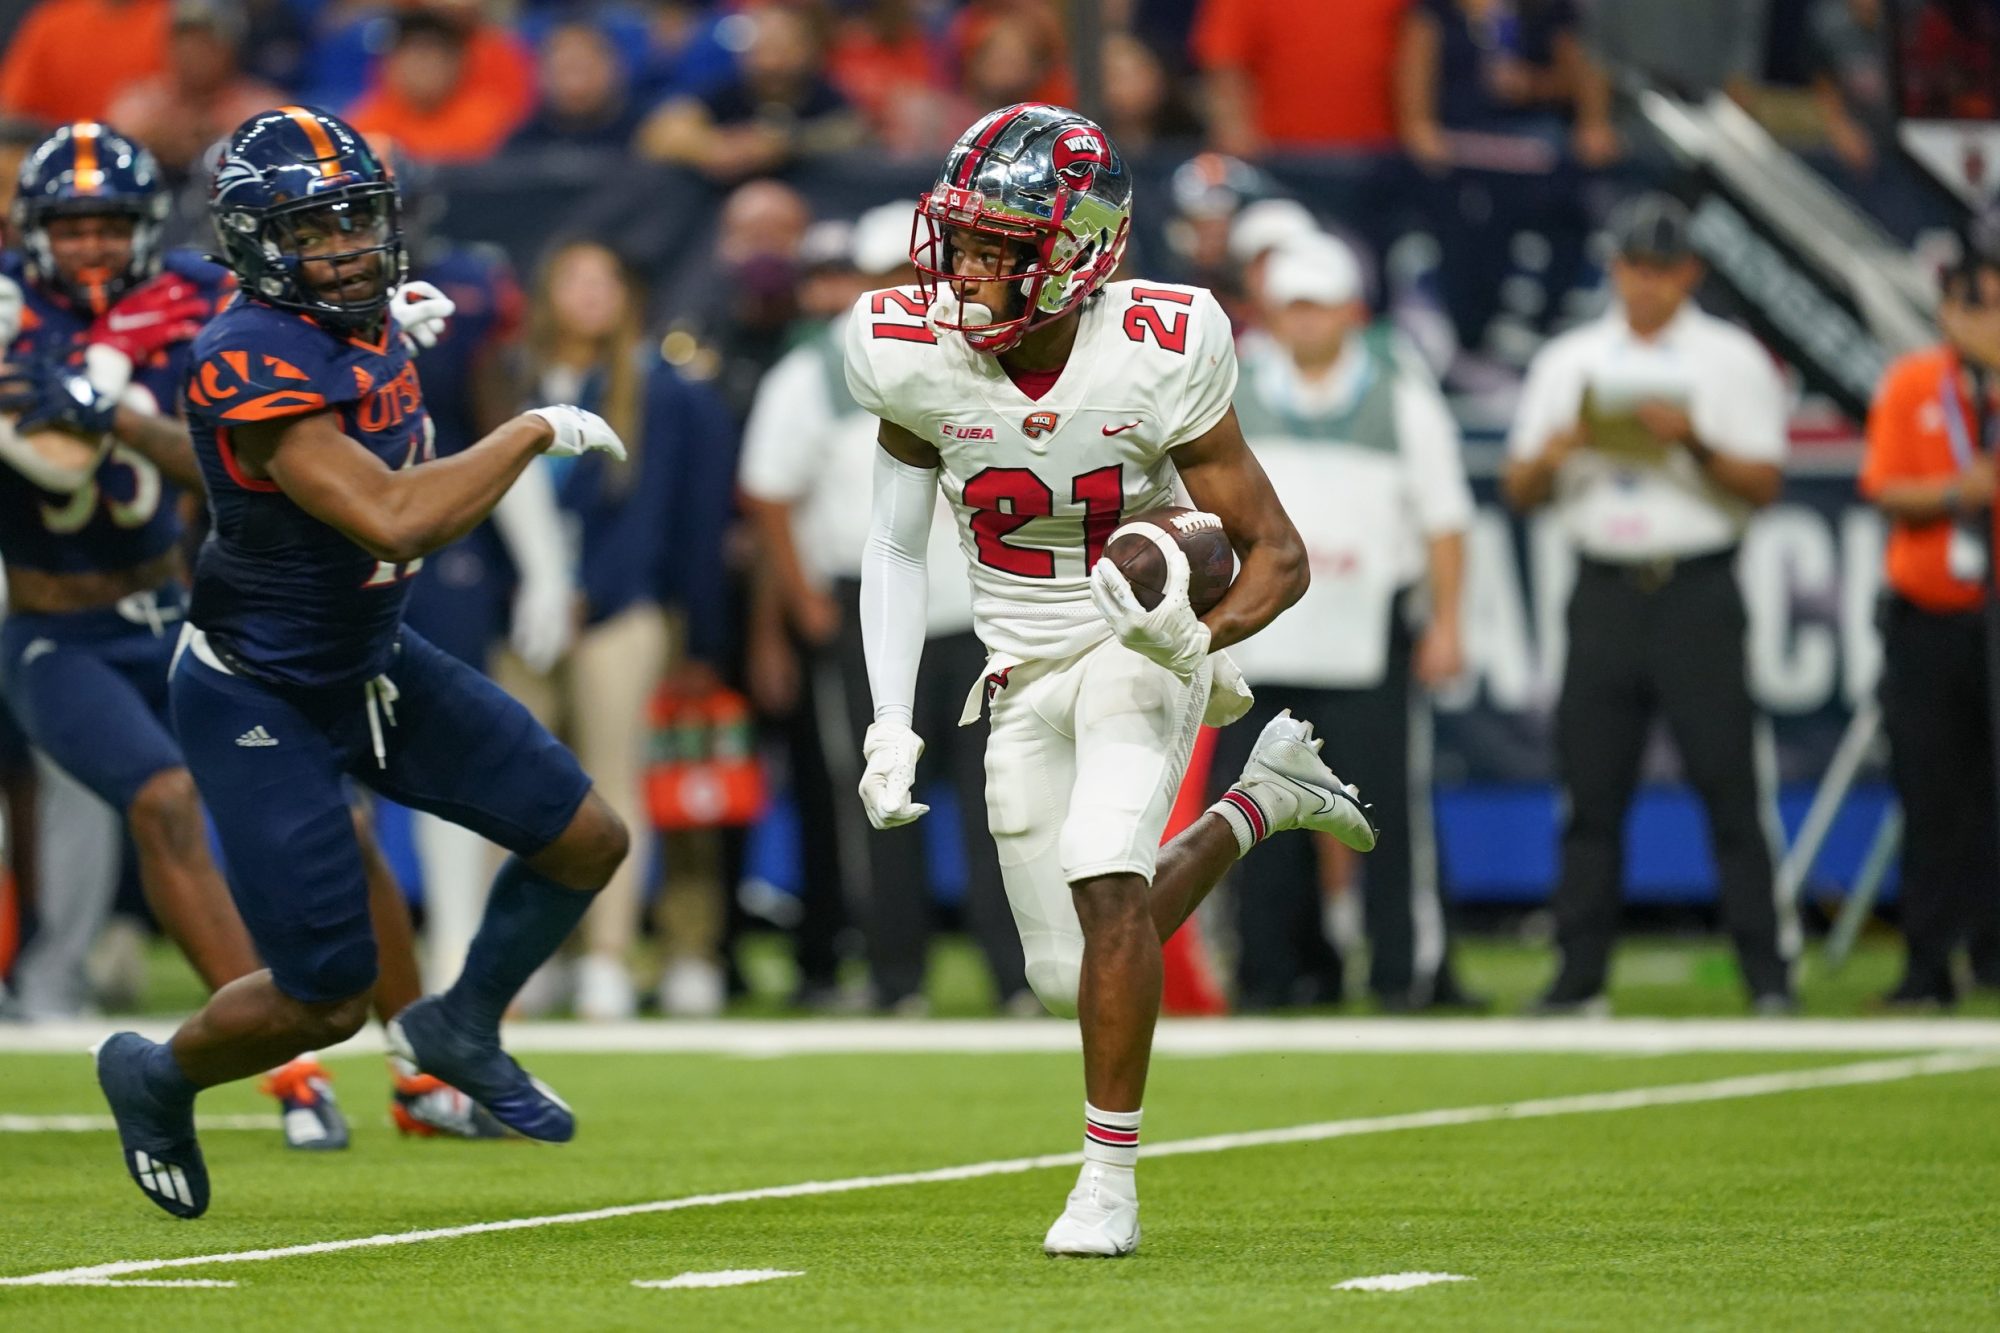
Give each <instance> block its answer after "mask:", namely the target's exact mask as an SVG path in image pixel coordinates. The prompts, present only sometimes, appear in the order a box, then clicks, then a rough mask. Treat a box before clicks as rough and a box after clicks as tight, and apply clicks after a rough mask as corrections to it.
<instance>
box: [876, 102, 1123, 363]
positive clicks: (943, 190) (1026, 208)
mask: <svg viewBox="0 0 2000 1333" xmlns="http://www.w3.org/2000/svg"><path fill="white" fill-rule="evenodd" d="M1131 229H1132V174H1131V172H1130V171H1129V170H1128V169H1127V168H1126V166H1125V159H1124V157H1123V156H1122V155H1120V153H1119V152H1118V149H1117V147H1116V146H1115V145H1113V144H1112V142H1111V138H1110V136H1109V135H1107V134H1105V132H1104V130H1103V129H1102V128H1101V127H1100V126H1098V125H1097V123H1096V122H1095V121H1092V120H1090V119H1088V118H1087V117H1085V116H1082V115H1080V114H1078V113H1077V112H1075V111H1071V110H1069V109H1068V108H1067V107H1060V106H1050V105H1048V104H1047V103H1044V102H1021V103H1018V104H1016V105H1014V106H1010V107H1004V108H1002V109H1001V110H999V111H995V112H993V113H992V114H990V115H988V116H985V117H983V118H982V119H981V120H979V121H978V122H977V123H976V124H974V125H973V126H972V128H971V129H969V130H967V131H966V132H965V133H964V134H962V135H960V136H959V139H958V142H957V143H956V144H954V145H952V149H951V152H950V154H949V155H948V156H947V157H946V158H945V163H944V170H943V171H942V172H940V173H939V174H938V178H937V182H936V184H934V185H933V186H932V187H931V190H930V193H929V194H927V195H925V196H924V198H923V199H922V200H921V202H920V203H919V206H918V210H917V217H916V221H915V224H914V230H913V233H912V236H911V240H910V262H911V263H913V264H914V265H916V269H917V275H918V282H919V283H920V284H921V285H922V287H923V292H924V296H925V298H926V300H928V301H929V303H930V307H931V314H930V321H931V325H932V327H933V328H937V329H947V330H952V331H955V332H957V333H959V334H961V335H963V336H964V338H965V340H966V342H967V343H968V344H969V345H970V346H972V347H973V348H974V349H975V350H977V351H980V352H985V353H988V354H992V355H998V354H999V353H1001V352H1004V351H1007V350H1008V349H1009V348H1012V347H1014V346H1016V345H1018V344H1019V343H1020V341H1021V339H1022V338H1024V337H1026V336H1027V335H1028V334H1030V333H1032V332H1034V331H1035V330H1036V329H1038V328H1041V327H1042V326H1043V325H1045V324H1048V323H1050V322H1052V321H1054V320H1058V319H1061V318H1062V317H1063V316H1064V315H1067V314H1069V313H1070V312H1071V311H1073V310H1076V309H1079V308H1080V307H1081V306H1082V305H1083V303H1084V302H1085V301H1087V300H1089V299H1090V297H1091V296H1092V295H1093V294H1094V293H1095V292H1096V291H1097V290H1098V289H1099V288H1101V287H1102V286H1103V285H1104V284H1105V283H1106V282H1108V281H1110V279H1111V275H1112V274H1113V273H1114V272H1116V271H1117V268H1118V263H1119V260H1120V259H1122V258H1123V257H1124V254H1125V244H1126V241H1127V239H1128V237H1129V236H1130V233H1131ZM956 232H976V233H979V234H981V235H985V236H990V237H994V238H997V239H999V240H1001V241H1004V242H1006V243H1008V244H1010V245H1012V246H1015V247H1017V248H1018V249H1019V250H1020V251H1021V252H1022V256H1021V258H1022V262H1020V263H1018V264H1017V265H1016V267H1015V271H1014V272H1012V273H1008V274H1004V275H1000V276H998V277H995V278H991V279H984V278H983V279H981V281H1002V282H1009V283H1015V284H1018V285H1019V291H1020V293H1021V296H1020V299H1019V300H1017V301H1015V302H1013V303H1012V305H1011V308H1010V309H1009V310H1007V311H1004V312H988V313H989V315H990V314H999V315H1002V316H1004V317H1002V318H991V319H987V320H984V321H981V320H977V319H971V320H969V319H968V318H967V315H968V314H969V313H971V312H970V311H969V310H968V309H967V308H966V307H963V306H961V305H960V304H959V303H958V301H957V300H956V299H955V293H954V292H953V290H952V288H953V284H954V282H958V281H963V279H962V277H961V276H960V275H957V274H955V273H954V272H953V259H952V240H951V238H952V236H953V234H954V233H956ZM941 296H943V297H946V298H948V299H942V300H941V299H940V297H941Z"/></svg>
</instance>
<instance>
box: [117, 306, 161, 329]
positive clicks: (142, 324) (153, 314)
mask: <svg viewBox="0 0 2000 1333" xmlns="http://www.w3.org/2000/svg"><path fill="white" fill-rule="evenodd" d="M166 317H167V316H166V312H164V311H159V310H155V311H149V312H147V313H146V314H143V315H121V314H119V313H118V312H117V311H115V310H114V311H112V312H111V314H109V315H107V316H106V317H105V320H104V324H105V327H106V328H108V329H110V330H111V331H112V332H113V333H130V332H132V331H133V330H134V329H144V328H151V327H152V326H153V325H155V324H157V323H159V322H160V321H161V320H163V319H165V318H166Z"/></svg>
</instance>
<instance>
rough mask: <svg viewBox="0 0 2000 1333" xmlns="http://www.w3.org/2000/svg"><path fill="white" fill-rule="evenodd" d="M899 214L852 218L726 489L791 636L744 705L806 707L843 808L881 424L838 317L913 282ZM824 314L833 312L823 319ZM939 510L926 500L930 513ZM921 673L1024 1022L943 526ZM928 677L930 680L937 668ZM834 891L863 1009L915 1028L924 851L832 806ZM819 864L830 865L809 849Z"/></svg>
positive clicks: (936, 741)
mask: <svg viewBox="0 0 2000 1333" xmlns="http://www.w3.org/2000/svg"><path fill="white" fill-rule="evenodd" d="M914 214H915V209H914V208H912V207H911V206H910V205H908V204H884V205H882V206H881V207H879V208H874V209H870V210H869V211H868V212H867V213H864V214H862V216H861V218H860V219H859V220H858V221H857V222H856V223H855V226H854V229H853V233H852V237H851V240H850V241H849V257H850V260H851V264H850V265H848V266H844V267H846V268H847V272H848V273H849V275H850V276H851V277H852V279H853V290H852V291H849V292H847V293H845V295H844V297H843V299H841V300H840V301H839V303H838V308H839V310H840V311H841V314H840V316H839V317H838V318H836V319H833V320H831V321H829V322H828V323H827V324H825V325H824V326H822V327H821V328H819V329H817V330H815V331H814V332H813V333H812V334H811V335H810V336H808V337H807V338H806V339H805V340H804V341H802V342H801V343H800V344H799V345H798V346H797V347H795V348H794V349H793V350H792V351H790V352H789V353H787V354H786V355H785V356H784V358H783V359H781V360H780V361H779V362H778V363H777V364H776V365H774V366H772V367H771V370H770V373H769V374H767V375H766V376H765V378H764V382H763V383H762V384H761V385H759V386H758V390H757V399H756V403H755V405H754V406H753V407H752V408H751V411H750V419H749V421H748V423H747V425H746V426H745V429H744V436H743V457H742V461H741V463H740V464H739V466H738V485H739V488H740V490H741V493H742V497H743V506H744V511H745V512H746V513H747V514H748V515H749V517H750V519H751V522H752V523H753V524H755V526H756V530H757V535H758V538H759V541H760V545H761V546H762V548H763V552H764V557H765V558H764V571H765V577H766V578H768V579H769V580H770V582H771V583H772V584H773V585H775V586H774V587H773V588H772V589H771V592H772V593H773V594H774V596H775V600H776V601H777V603H778V604H779V606H780V607H782V608H783V617H784V619H785V620H786V621H789V623H790V634H789V635H788V634H786V633H785V630H784V628H783V626H779V625H774V624H772V623H771V622H770V621H769V620H763V621H761V622H760V624H759V625H758V626H757V627H756V628H754V629H753V631H752V635H751V648H750V675H751V679H752V682H753V691H754V692H755V693H756V694H758V695H759V700H758V702H759V703H760V704H761V705H763V706H765V707H767V708H772V709H774V710H777V711H783V710H784V709H785V708H788V707H789V706H790V699H789V698H785V697H782V696H785V695H787V694H790V693H795V692H796V691H799V690H808V691H811V692H812V695H813V698H812V703H813V705H814V709H815V714H816V717H817V720H818V722H819V726H820V729H821V733H822V735H823V740H822V743H821V749H822V752H823V753H824V755H825V759H826V764H827V767H828V769H829V770H830V772H829V778H830V780H831V782H832V786H833V789H834V790H835V791H837V792H841V793H846V792H849V791H852V790H853V789H854V787H855V785H856V784H857V783H858V782H859V781H860V780H861V765H860V763H859V758H860V754H861V741H862V736H863V733H864V732H865V731H866V730H867V728H868V724H869V722H871V721H873V720H874V716H875V714H874V709H873V707H872V705H871V704H870V702H869V697H868V672H867V670H866V662H865V661H864V659H863V657H862V653H861V620H860V617H859V615H858V614H857V610H858V606H859V599H860V594H861V581H860V580H861V556H862V549H863V547H864V546H865V545H866V544H867V541H868V524H869V514H870V507H871V506H872V504H873V502H874V476H875V473H874V468H875V456H876V454H877V453H879V452H880V450H879V449H878V448H877V447H876V443H875V435H876V431H877V430H878V429H879V428H880V422H879V421H878V420H877V419H876V418H875V417H874V416H872V415H871V414H869V413H868V412H865V411H863V410H862V409H861V407H860V406H859V405H857V404H856V403H855V401H854V397H853V395H852V394H850V393H849V392H848V388H847V375H846V369H845V360H844V354H843V350H842V339H843V332H844V329H845V326H846V320H847V311H848V309H849V307H851V306H852V305H853V304H854V302H855V300H856V298H858V297H859V296H860V295H861V294H862V293H863V292H865V291H868V290H870V289H871V288H875V287H882V286H886V285H892V284H896V283H902V282H905V281H910V280H913V279H914V277H915V270H914V269H913V268H911V267H910V230H911V223H912V221H913V217H914ZM829 304H831V302H829ZM940 507H942V501H940ZM926 569H927V570H928V571H929V575H930V581H929V584H928V587H929V597H928V601H927V617H926V621H927V624H928V627H929V637H928V639H927V640H926V641H925V644H924V661H925V662H926V663H927V664H929V665H931V666H932V667H933V669H932V670H931V672H930V674H929V675H928V676H927V677H926V678H925V680H924V686H925V688H921V689H919V690H918V697H917V704H916V711H917V714H918V717H917V723H918V725H919V727H920V728H921V729H922V730H923V731H924V734H925V735H927V736H930V737H932V738H933V739H932V741H931V747H930V758H931V759H932V760H934V761H936V762H937V767H935V768H934V769H932V770H931V771H932V772H934V773H938V774H941V775H943V776H945V777H947V778H948V779H949V781H950V782H951V784H952V787H953V791H954V793H955V794H956V797H957V801H958V825H959V828H958V830H957V831H958V833H959V835H960V836H961V838H962V839H963V843H964V856H965V867H966V876H967V884H966V891H965V899H964V903H965V923H966V928H967V930H968V931H969V932H970V933H971V935H972V936H973V938H974V939H975V940H976V941H977V942H978V944H979V947H980V949H981V950H982V951H983V953H984V954H985V957H986V961H987V966H988V967H989V968H990V969H991V971H992V973H993V980H994V990H995V994H996V995H997V996H998V997H999V1001H1000V1004H1001V1007H1002V1008H1003V1009H1006V1010H1009V1011H1010V1012H1017V1013H1039V1012H1040V1005H1039V1004H1038V1003H1037V1002H1036V1000H1035V997H1034V995H1033V993H1032V992H1030V991H1029V989H1028V978H1027V971H1026V967H1027V964H1026V962H1025V961H1024V959H1023V957H1022V953H1021V940H1020V937H1019V936H1018V935H1017V934H1016V933H1015V930H1014V921H1013V916H1012V914H1011V912H1010V911H1009V909H1008V907H1007V894H1006V890H1005V889H1004V888H1003V887H1002V885H1001V882H1000V862H999V858H998V853H997V852H996V851H995V850H994V846H993V835H992V834H991V833H989V832H988V831H987V828H986V821H985V819H984V818H983V817H982V815H983V812H984V811H985V808H986V797H985V781H986V770H985V758H984V745H983V741H984V736H983V732H974V731H972V730H969V729H968V730H961V729H960V728H959V726H958V725H957V724H958V715H959V712H960V708H961V706H962V704H963V702H964V693H965V691H964V684H965V681H967V680H970V679H973V678H975V677H977V676H978V675H979V674H980V672H981V671H982V670H984V668H985V663H986V650H985V648H984V647H982V646H981V645H980V642H979V637H978V636H977V635H976V634H974V633H973V630H972V588H971V585H970V584H969V583H968V581H967V579H966V574H965V557H964V556H963V555H961V554H960V553H959V549H958V541H957V539H956V537H955V536H954V529H953V525H952V524H951V523H950V522H949V521H944V522H935V523H933V524H932V525H931V545H930V557H929V560H928V562H927V564H926ZM939 664H942V666H941V667H940V666H939ZM835 815H836V818H835V831H836V838H837V842H838V847H837V854H838V856H839V858H840V861H841V872H842V873H841V876H840V878H841V880H842V881H843V882H844V883H845V885H846V887H847V893H848V895H849V897H850V899H851V900H852V901H851V906H852V909H853V911H854V912H855V914H856V916H857V918H858V919H859V923H860V925H861V928H862V937H863V941H864V946H865V949H866V952H867V956H868V968H869V982H870V986H871V988H872V1000H873V1003H874V1005H875V1007H876V1008H878V1009H881V1010H884V1011H887V1012H894V1013H906V1014H907V1013H918V1012H922V1011H923V1009H924V1007H925V997H924V971H925V961H926V956H927V954H928V952H929V944H930V938H931V933H932V922H933V918H934V917H935V916H936V908H935V906H934V904H933V902H932V894H931V886H932V877H931V875H930V873H929V871H928V869H927V865H926V858H925V854H924V850H925V849H924V840H923V839H922V838H917V837H910V836H907V835H900V836H899V835H898V834H896V833H894V832H891V831H883V830H876V829H872V828H870V827H869V826H868V821H867V819H866V818H865V816H864V814H863V812H862V809H861V807H860V805H859V804H858V803H856V802H854V801H852V800H841V801H839V802H838V803H837V804H836V806H835ZM820 850H821V851H826V850H829V849H820Z"/></svg>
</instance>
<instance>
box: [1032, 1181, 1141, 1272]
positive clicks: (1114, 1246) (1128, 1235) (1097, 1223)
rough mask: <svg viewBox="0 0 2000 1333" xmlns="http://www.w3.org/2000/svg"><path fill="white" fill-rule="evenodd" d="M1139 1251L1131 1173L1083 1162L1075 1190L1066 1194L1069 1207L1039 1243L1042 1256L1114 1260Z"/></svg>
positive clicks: (1137, 1224)
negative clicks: (1121, 1178)
mask: <svg viewBox="0 0 2000 1333" xmlns="http://www.w3.org/2000/svg"><path fill="white" fill-rule="evenodd" d="M1120 1176H1122V1177H1124V1179H1123V1180H1122V1181H1120V1180H1119V1179H1118V1177H1120ZM1138 1248H1139V1198H1138V1190H1137V1188H1136V1186H1135V1185H1134V1182H1133V1177H1132V1173H1131V1172H1130V1171H1129V1170H1127V1171H1116V1170H1112V1169H1110V1168H1106V1167H1103V1166H1099V1165H1098V1164H1097V1163H1095V1162H1085V1163H1084V1164H1083V1174H1082V1175H1080V1176H1078V1177H1077V1180H1076V1188H1075V1189H1073V1190H1071V1191H1070V1192H1069V1205H1068V1206H1067V1207H1066V1208H1064V1209H1063V1214H1062V1216H1061V1217H1058V1218H1057V1219H1056V1223H1055V1225H1054V1226H1052V1227H1050V1228H1049V1234H1048V1235H1047V1236H1046V1237H1044V1238H1043V1240H1042V1253H1043V1254H1046V1255H1048V1256H1049V1257H1051V1258H1079V1259H1116V1258H1117V1257H1118V1256H1120V1255H1123V1254H1130V1253H1132V1251H1134V1250H1136V1249H1138Z"/></svg>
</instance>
